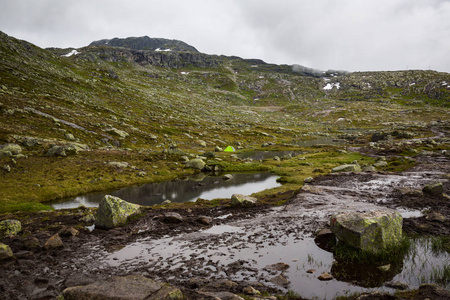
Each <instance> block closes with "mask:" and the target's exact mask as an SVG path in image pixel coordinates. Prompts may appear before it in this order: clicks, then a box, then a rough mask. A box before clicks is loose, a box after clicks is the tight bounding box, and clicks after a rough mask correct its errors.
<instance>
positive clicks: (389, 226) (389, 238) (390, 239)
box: [330, 211, 403, 254]
mask: <svg viewBox="0 0 450 300" xmlns="http://www.w3.org/2000/svg"><path fill="white" fill-rule="evenodd" d="M402 221H403V218H402V216H401V215H400V214H399V213H397V212H388V211H372V212H366V213H358V212H352V213H344V214H338V215H335V216H333V217H331V220H330V225H331V231H332V232H333V233H334V234H335V235H336V238H337V239H338V240H339V241H341V242H344V243H346V244H348V245H351V246H353V247H355V248H358V249H361V250H363V251H367V252H370V253H374V254H376V253H378V252H379V251H380V250H383V249H386V248H388V247H392V246H396V245H398V244H399V243H400V242H401V240H402Z"/></svg>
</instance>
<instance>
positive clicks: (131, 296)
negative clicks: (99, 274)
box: [63, 275, 184, 300]
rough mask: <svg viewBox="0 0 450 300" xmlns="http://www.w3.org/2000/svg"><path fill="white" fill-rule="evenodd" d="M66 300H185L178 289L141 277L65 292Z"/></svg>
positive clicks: (109, 281)
mask: <svg viewBox="0 0 450 300" xmlns="http://www.w3.org/2000/svg"><path fill="white" fill-rule="evenodd" d="M63 296H64V299H65V300H88V299H96V300H109V299H115V300H141V299H142V300H144V299H146V300H166V299H167V300H168V299H171V300H178V299H180V300H181V299H184V297H183V293H182V292H181V291H180V290H179V289H178V288H176V287H173V286H171V285H168V284H163V283H160V282H157V281H154V280H152V279H150V278H146V277H144V276H139V275H129V276H124V277H112V278H110V279H108V280H105V281H100V282H94V283H91V284H88V285H82V286H73V287H69V288H66V289H65V290H64V291H63Z"/></svg>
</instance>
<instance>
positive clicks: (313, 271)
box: [306, 269, 317, 274]
mask: <svg viewBox="0 0 450 300" xmlns="http://www.w3.org/2000/svg"><path fill="white" fill-rule="evenodd" d="M316 271H317V270H316V269H309V270H306V273H308V274H313V273H316Z"/></svg>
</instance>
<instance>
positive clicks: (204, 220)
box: [196, 216, 212, 225]
mask: <svg viewBox="0 0 450 300" xmlns="http://www.w3.org/2000/svg"><path fill="white" fill-rule="evenodd" d="M196 221H197V222H198V223H200V224H204V225H209V224H211V222H212V218H211V217H207V216H199V217H198V218H197V220H196Z"/></svg>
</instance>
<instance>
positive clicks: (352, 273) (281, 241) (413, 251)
mask: <svg viewBox="0 0 450 300" xmlns="http://www.w3.org/2000/svg"><path fill="white" fill-rule="evenodd" d="M275 241H276V242H275ZM449 262H450V255H449V253H447V252H445V251H439V250H436V249H434V248H433V241H432V240H429V239H416V240H412V241H411V247H410V250H409V251H408V253H407V254H406V255H405V257H404V258H403V259H401V258H400V260H399V261H397V262H395V263H393V264H392V265H390V266H389V269H388V270H381V269H380V268H379V266H367V265H366V266H358V265H354V264H349V263H337V262H336V261H335V258H334V256H333V254H332V253H331V252H327V251H325V250H323V249H321V248H319V247H318V246H317V245H316V244H315V242H314V240H313V239H312V238H304V239H297V238H294V237H290V236H287V235H286V236H279V238H278V239H276V240H274V239H266V238H264V237H262V236H259V235H258V232H257V230H256V231H249V230H243V228H240V227H235V226H229V225H221V226H214V227H212V228H211V229H209V230H205V231H202V232H201V233H200V234H199V233H191V234H186V235H184V236H182V238H180V237H175V238H163V239H159V240H145V239H144V240H141V241H138V242H136V243H134V244H131V245H128V246H126V247H125V248H123V249H121V250H119V251H117V252H114V253H112V254H110V255H109V256H107V257H106V258H105V259H104V263H106V264H108V265H109V266H112V267H117V268H122V269H125V270H127V269H129V268H132V267H133V266H136V265H139V266H140V267H144V268H151V269H153V270H157V271H158V272H160V273H162V274H161V276H163V277H165V278H168V279H169V280H170V279H179V278H185V277H186V278H190V277H195V276H208V277H209V278H212V279H214V278H227V279H229V280H246V281H259V282H262V283H264V284H266V285H269V286H271V285H272V286H275V285H274V283H273V280H274V278H276V277H278V276H280V275H282V276H283V277H284V278H286V279H287V280H288V281H289V284H287V285H285V286H284V288H285V289H286V290H288V289H289V290H293V291H295V292H296V293H298V294H300V295H301V296H302V297H304V298H307V299H311V298H313V299H316V298H317V299H334V298H335V297H337V296H343V295H348V294H351V293H354V292H358V293H360V292H368V291H388V292H393V289H392V288H390V287H388V286H386V283H387V282H400V283H403V284H407V285H408V286H409V287H410V288H417V287H418V286H419V285H420V284H422V283H436V282H439V280H440V278H442V277H443V275H442V274H443V272H444V271H445V267H447V268H448V264H449ZM279 263H282V264H281V265H284V266H286V265H288V267H287V269H286V268H285V270H277V269H276V268H275V269H274V268H273V267H270V266H272V265H275V264H279ZM143 264H144V265H143ZM325 272H328V273H330V274H331V275H332V276H333V277H334V279H332V280H330V281H321V280H319V279H318V277H319V276H320V275H321V274H323V273H325ZM447 284H448V283H447ZM277 287H278V288H280V286H277Z"/></svg>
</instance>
